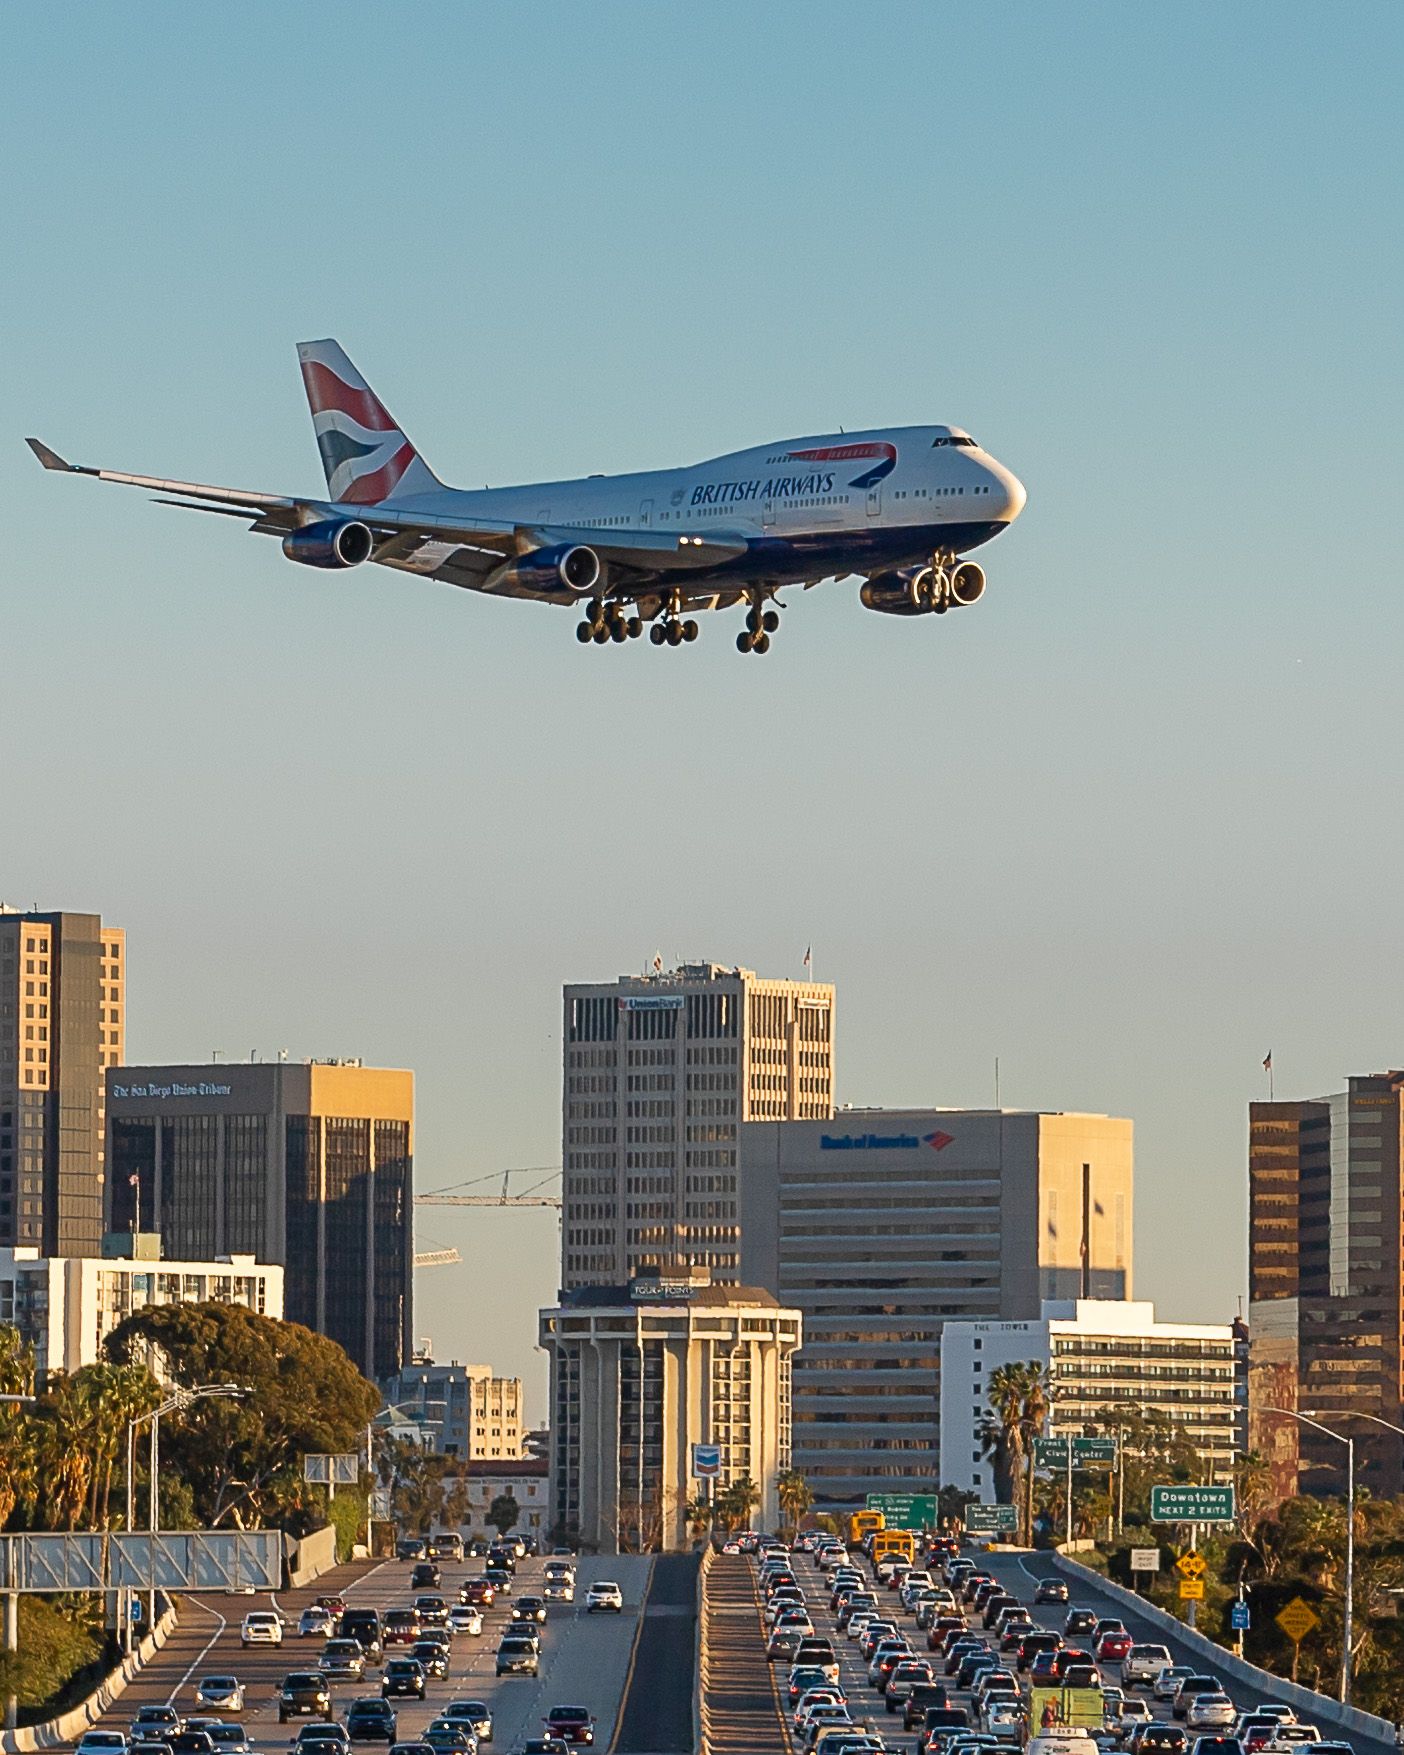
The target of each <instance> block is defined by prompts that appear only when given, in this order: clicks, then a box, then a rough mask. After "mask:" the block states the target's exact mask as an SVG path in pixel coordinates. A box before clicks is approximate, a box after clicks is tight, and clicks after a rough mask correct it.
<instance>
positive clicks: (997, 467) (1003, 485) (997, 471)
mask: <svg viewBox="0 0 1404 1755" xmlns="http://www.w3.org/2000/svg"><path fill="white" fill-rule="evenodd" d="M989 471H990V481H991V486H992V487H993V489H994V495H995V500H996V503H997V504H998V505H999V508H1000V509H999V516H1000V517H1001V518H1003V519H1004V520H1005V522H1006V523H1008V524H1012V523H1013V522H1014V520H1015V519H1016V518H1017V517H1018V516H1019V514H1020V512H1022V511H1023V509H1024V504H1025V502H1026V501H1027V499H1028V497H1029V496H1028V492H1027V490H1026V489H1025V487H1024V484H1023V482H1021V481H1020V480H1019V478H1018V476H1017V475H1015V473H1014V471H1013V470H1012V469H1006V468H1005V467H1004V465H1003V464H1002V463H995V462H993V461H992V462H991V463H990V464H989Z"/></svg>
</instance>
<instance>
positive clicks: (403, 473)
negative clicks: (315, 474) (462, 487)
mask: <svg viewBox="0 0 1404 1755" xmlns="http://www.w3.org/2000/svg"><path fill="white" fill-rule="evenodd" d="M297 357H298V359H299V360H300V361H301V362H302V382H303V384H304V385H305V386H306V388H307V401H308V404H309V406H310V407H311V409H312V426H313V430H314V431H315V432H316V435H317V449H318V450H319V451H320V452H321V453H322V468H323V469H324V470H325V471H326V476H327V486H328V488H329V489H330V490H331V496H332V498H333V499H334V500H338V501H341V502H342V503H344V504H346V505H352V506H374V505H377V504H378V503H379V502H380V501H382V500H403V499H406V498H407V497H408V496H409V495H411V494H423V493H432V492H433V491H434V489H436V488H438V487H441V486H442V485H443V484H442V483H441V482H440V481H439V480H438V478H437V477H436V476H435V475H434V473H433V471H432V470H431V469H430V468H429V466H428V464H427V463H426V462H425V461H424V459H423V458H422V457H421V456H420V455H419V453H418V451H416V450H415V448H414V446H413V445H411V444H410V442H409V440H408V439H407V438H406V437H405V435H404V434H403V433H402V432H401V431H400V429H399V427H397V426H396V425H395V422H394V420H393V419H392V418H391V415H390V412H389V410H388V409H387V408H386V406H385V404H384V403H383V402H382V401H381V400H380V398H379V397H378V396H377V395H376V393H375V391H374V390H372V389H371V387H370V385H369V384H367V382H366V381H365V379H364V378H363V377H362V376H361V374H360V373H359V372H358V371H357V370H356V368H355V366H353V365H352V364H351V361H350V360H349V359H347V357H346V355H345V353H344V352H343V351H342V349H341V347H340V345H339V344H338V343H337V342H335V341H302V342H299V343H298V348H297Z"/></svg>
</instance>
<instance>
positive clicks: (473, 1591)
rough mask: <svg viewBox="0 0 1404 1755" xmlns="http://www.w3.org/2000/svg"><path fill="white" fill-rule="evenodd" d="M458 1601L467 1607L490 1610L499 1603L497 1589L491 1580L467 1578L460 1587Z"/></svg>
mask: <svg viewBox="0 0 1404 1755" xmlns="http://www.w3.org/2000/svg"><path fill="white" fill-rule="evenodd" d="M458 1600H459V1602H460V1603H462V1604H463V1605H464V1606H465V1607H468V1606H471V1607H473V1608H475V1609H490V1608H491V1607H492V1605H493V1604H494V1603H495V1602H496V1601H497V1587H496V1585H494V1584H493V1582H492V1580H491V1579H490V1578H467V1579H464V1581H463V1583H462V1584H461V1585H459V1587H458Z"/></svg>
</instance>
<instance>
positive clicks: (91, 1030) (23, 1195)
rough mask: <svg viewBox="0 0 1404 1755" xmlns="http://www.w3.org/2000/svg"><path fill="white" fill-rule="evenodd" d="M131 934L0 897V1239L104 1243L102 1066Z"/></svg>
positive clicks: (95, 1247)
mask: <svg viewBox="0 0 1404 1755" xmlns="http://www.w3.org/2000/svg"><path fill="white" fill-rule="evenodd" d="M125 964H126V949H125V943H124V935H123V934H122V933H121V932H120V931H119V930H118V929H117V928H116V927H111V926H104V925H103V923H102V920H101V918H100V916H98V915H96V914H69V913H66V912H59V913H43V912H40V911H38V910H36V911H35V912H33V913H22V912H17V911H15V910H11V909H6V908H0V1245H5V1244H9V1245H16V1244H18V1245H23V1246H28V1247H31V1248H34V1249H37V1250H38V1251H39V1252H40V1253H41V1254H43V1255H46V1256H56V1255H96V1254H97V1253H98V1251H99V1249H100V1248H101V1247H102V1213H103V1168H104V1163H103V1159H104V1113H103V1102H104V1098H103V1074H104V1070H105V1069H106V1068H107V1067H110V1066H117V1065H119V1064H120V1062H121V1059H122V1053H123V1046H124V1042H123V1032H124V1023H123V1018H124V1012H125V1002H124V994H125V990H126V968H125Z"/></svg>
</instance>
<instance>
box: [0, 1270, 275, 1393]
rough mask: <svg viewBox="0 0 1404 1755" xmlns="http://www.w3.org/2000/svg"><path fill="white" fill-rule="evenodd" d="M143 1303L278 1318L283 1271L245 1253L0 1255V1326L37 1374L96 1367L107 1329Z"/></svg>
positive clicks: (109, 1329) (110, 1329) (143, 1306)
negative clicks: (232, 1307)
mask: <svg viewBox="0 0 1404 1755" xmlns="http://www.w3.org/2000/svg"><path fill="white" fill-rule="evenodd" d="M149 1304H242V1305H243V1306H244V1308H245V1309H247V1310H253V1311H256V1312H257V1313H258V1314H259V1315H260V1316H275V1317H281V1316H282V1314H283V1270H282V1268H280V1267H275V1266H271V1265H268V1264H266V1263H263V1262H257V1261H255V1260H254V1258H253V1256H251V1255H229V1256H225V1257H223V1258H222V1259H220V1260H217V1261H159V1260H154V1259H144V1258H141V1257H137V1258H132V1257H109V1256H97V1255H66V1256H51V1255H50V1256H46V1255H40V1253H39V1251H38V1250H37V1249H28V1248H16V1249H0V1324H5V1325H7V1326H9V1327H13V1328H17V1329H18V1330H19V1331H20V1334H21V1336H22V1337H23V1339H24V1340H25V1341H27V1342H28V1343H29V1344H30V1345H31V1346H32V1347H33V1348H34V1364H35V1368H36V1370H37V1371H38V1373H39V1374H40V1375H41V1376H42V1375H43V1373H45V1372H46V1371H77V1370H78V1369H79V1367H80V1366H83V1365H94V1364H96V1363H97V1362H98V1360H100V1359H101V1358H102V1357H103V1351H102V1344H103V1342H104V1341H105V1340H106V1339H107V1337H108V1335H109V1334H111V1332H112V1330H113V1329H115V1328H116V1327H117V1325H118V1324H119V1323H120V1322H122V1321H123V1320H124V1319H125V1318H126V1317H128V1316H130V1315H132V1314H133V1312H134V1311H138V1310H144V1309H145V1308H146V1306H147V1305H149Z"/></svg>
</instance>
